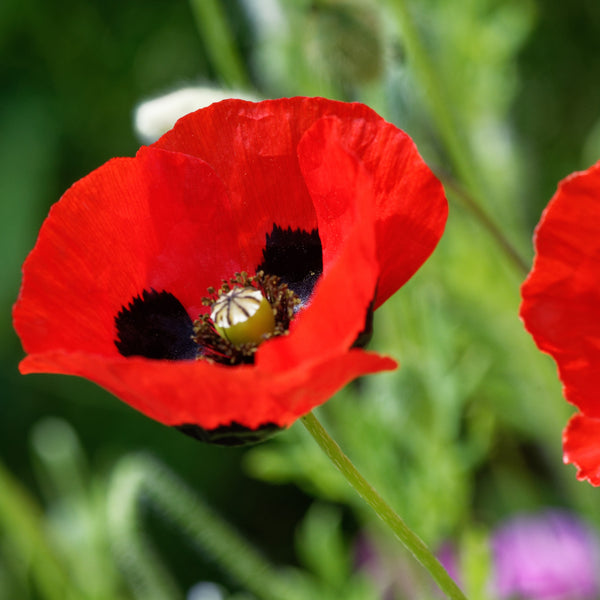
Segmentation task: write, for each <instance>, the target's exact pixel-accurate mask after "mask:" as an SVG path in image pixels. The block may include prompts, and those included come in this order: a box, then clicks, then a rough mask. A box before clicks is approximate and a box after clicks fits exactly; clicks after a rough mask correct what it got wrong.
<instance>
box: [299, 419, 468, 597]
mask: <svg viewBox="0 0 600 600" xmlns="http://www.w3.org/2000/svg"><path fill="white" fill-rule="evenodd" d="M302 423H303V424H304V426H305V427H306V429H308V432H309V433H310V434H311V435H312V436H313V438H314V439H315V441H316V442H317V444H318V445H319V446H320V447H321V449H322V450H323V452H325V454H326V455H327V456H328V457H329V458H330V460H331V461H332V462H333V464H334V465H335V466H336V467H337V468H338V470H339V471H340V472H341V474H342V475H343V476H344V477H345V478H346V481H348V483H349V484H350V485H351V486H352V487H353V488H354V489H355V490H356V492H358V494H359V495H360V496H361V498H362V499H363V500H364V501H365V502H366V503H367V504H368V505H369V506H370V507H371V508H372V509H373V510H374V511H375V513H376V514H377V516H378V517H379V518H380V519H381V520H382V521H383V522H384V523H385V524H386V525H387V526H388V527H389V528H390V529H391V530H392V531H393V532H394V533H395V534H396V537H398V539H399V540H400V541H401V542H402V543H403V544H404V546H405V547H406V548H407V550H408V551H409V552H410V553H411V554H412V555H413V556H414V557H415V558H416V559H417V561H419V562H420V563H421V565H423V567H425V569H426V570H427V571H428V572H429V574H430V575H431V576H432V577H433V579H434V580H435V582H436V583H437V584H438V586H439V588H440V589H441V590H442V591H443V592H444V593H445V594H446V596H447V597H448V598H450V599H451V600H467V598H466V596H465V595H464V594H463V593H462V591H461V590H460V588H459V587H458V586H457V585H456V583H455V582H454V580H453V579H452V578H451V577H450V575H448V572H447V571H446V569H444V567H443V566H442V564H441V563H440V561H439V560H438V559H437V558H436V557H435V555H434V554H433V552H431V550H430V549H429V548H428V547H427V545H426V544H425V542H423V540H421V538H420V537H419V536H418V535H417V534H416V533H414V532H413V531H412V530H411V529H409V527H408V526H407V525H406V523H405V522H404V521H403V520H402V518H401V517H399V516H398V515H397V514H396V512H395V511H394V510H393V509H392V508H391V507H390V505H389V504H387V502H386V501H385V500H384V499H383V498H382V497H381V496H380V495H379V493H378V492H377V491H376V490H375V488H373V486H371V484H370V483H369V482H368V481H367V480H366V479H365V478H364V477H363V476H362V475H361V474H360V473H359V471H358V469H357V468H356V467H355V466H354V465H353V464H352V461H351V460H350V459H349V458H348V457H347V456H346V455H345V454H344V453H343V451H342V449H341V448H340V447H339V445H338V444H337V442H336V441H335V440H334V439H333V438H332V437H331V436H330V435H329V434H328V433H327V431H326V429H325V428H324V427H323V425H321V423H320V422H319V420H318V419H317V417H316V416H315V415H314V414H313V413H308V414H307V415H305V416H304V417H302Z"/></svg>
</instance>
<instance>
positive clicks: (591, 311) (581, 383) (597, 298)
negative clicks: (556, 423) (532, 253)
mask: <svg viewBox="0 0 600 600" xmlns="http://www.w3.org/2000/svg"><path fill="white" fill-rule="evenodd" d="M599 214H600V163H598V164H596V165H595V166H594V167H592V168H591V169H589V170H588V171H586V172H583V173H575V174H573V175H571V176H570V177H568V178H567V179H565V180H564V181H563V182H562V183H561V184H560V185H559V187H558V191H557V193H556V194H555V196H554V197H553V198H552V200H551V201H550V203H549V204H548V207H547V208H546V210H545V212H544V214H543V215H542V218H541V220H540V224H539V225H538V227H537V229H536V233H535V248H536V258H535V261H534V264H533V268H532V270H531V273H530V274H529V276H528V278H527V280H526V281H525V283H524V284H523V287H522V297H523V302H522V305H521V317H522V319H523V321H524V323H525V327H526V329H527V330H528V331H529V332H530V333H531V335H532V336H533V338H534V340H535V342H536V344H537V345H538V347H539V348H540V350H542V351H543V352H547V353H548V354H550V355H552V357H553V358H554V359H555V360H556V362H557V364H558V368H559V373H560V378H561V380H562V382H563V384H564V391H565V395H566V398H567V400H569V402H572V403H573V404H575V405H576V406H578V407H579V408H580V409H581V410H582V411H583V412H584V413H586V414H587V415H588V416H590V417H600V402H599V401H598V394H597V388H598V381H599V380H600V287H599V286H598V281H599V280H600V220H599V219H598V215H599Z"/></svg>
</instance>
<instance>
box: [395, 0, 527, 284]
mask: <svg viewBox="0 0 600 600" xmlns="http://www.w3.org/2000/svg"><path fill="white" fill-rule="evenodd" d="M408 4H409V2H408V1H407V0H389V1H388V5H389V8H390V10H391V11H393V13H394V14H395V16H396V19H397V21H398V23H399V26H400V29H401V31H402V36H403V41H404V44H405V45H406V48H407V50H408V54H409V56H410V58H411V59H412V61H413V63H414V66H415V72H416V73H417V77H419V78H420V80H421V84H422V86H423V89H424V91H425V100H426V102H428V104H429V109H430V111H431V114H432V116H433V119H434V120H435V122H436V125H437V128H438V130H439V132H440V136H441V138H442V141H443V143H444V145H445V147H446V150H447V152H448V156H449V158H450V160H451V162H452V164H453V166H454V170H455V171H456V173H457V175H458V177H459V178H460V179H461V181H462V182H463V183H464V186H465V187H464V188H463V187H462V186H458V185H457V184H454V185H451V187H452V188H453V189H454V191H455V192H456V194H457V195H458V196H459V197H460V199H461V200H462V201H463V204H464V206H465V207H466V208H467V210H469V211H470V212H471V214H472V215H473V217H474V218H475V219H476V220H477V221H478V222H479V223H480V224H481V225H482V226H483V227H484V229H486V231H488V233H490V234H491V235H492V237H493V239H494V240H495V241H496V242H497V243H498V245H499V247H500V249H501V250H502V251H503V253H504V254H505V255H506V257H507V258H508V259H509V261H510V262H511V263H512V264H513V265H514V266H515V267H516V268H517V269H518V270H519V271H520V272H522V273H525V274H527V273H528V272H529V265H528V264H527V261H525V260H524V259H523V258H522V257H521V256H520V254H519V253H518V252H517V250H516V249H515V247H514V245H513V244H512V243H511V242H510V241H509V239H508V238H507V237H506V235H504V233H503V232H502V231H501V229H500V228H499V227H498V225H496V223H495V222H494V220H493V219H492V217H491V216H490V215H489V214H488V213H487V212H486V211H485V210H484V208H483V207H482V205H481V199H482V198H484V197H485V194H484V191H483V185H482V183H481V181H480V179H479V178H478V177H476V176H475V175H474V173H475V172H476V168H474V167H476V164H475V161H474V160H473V156H472V153H471V151H470V150H469V145H468V143H467V140H466V139H464V136H461V134H460V131H461V128H460V124H459V123H457V119H456V116H455V115H454V114H453V112H452V109H451V106H450V103H449V102H448V101H447V100H446V97H445V94H444V90H443V87H442V84H441V77H440V76H439V75H438V74H437V73H436V69H435V66H434V64H433V62H432V60H431V57H430V54H429V53H428V52H427V50H426V48H425V46H424V45H423V43H422V41H421V38H420V37H419V31H418V28H417V26H416V24H415V23H414V20H413V18H412V15H411V13H410V8H409V6H408ZM445 183H448V181H447V180H446V181H445ZM465 188H466V189H465Z"/></svg>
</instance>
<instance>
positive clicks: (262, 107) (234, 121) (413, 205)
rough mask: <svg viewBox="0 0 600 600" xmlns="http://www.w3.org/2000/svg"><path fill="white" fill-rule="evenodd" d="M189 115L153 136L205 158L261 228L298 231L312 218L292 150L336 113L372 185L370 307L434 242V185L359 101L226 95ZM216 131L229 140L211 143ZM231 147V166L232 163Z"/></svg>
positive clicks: (402, 141)
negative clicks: (375, 267)
mask: <svg viewBox="0 0 600 600" xmlns="http://www.w3.org/2000/svg"><path fill="white" fill-rule="evenodd" d="M195 115H197V113H192V114H191V115H187V116H186V117H183V118H182V119H180V120H179V121H178V122H177V123H176V125H175V127H174V128H173V129H172V130H171V131H170V132H168V133H166V134H165V135H164V136H163V137H162V138H160V139H159V140H158V141H157V142H156V143H155V144H154V145H155V146H157V147H160V148H165V149H168V150H172V151H176V152H184V153H189V154H192V155H193V156H197V157H199V158H201V159H203V160H205V161H206V162H208V163H209V164H210V165H211V166H212V167H213V169H214V170H215V172H216V173H217V174H218V175H219V177H221V178H222V179H223V181H224V182H225V186H226V188H227V190H228V192H229V194H230V196H231V198H232V202H233V204H234V206H240V209H242V208H245V207H247V206H250V207H255V208H259V209H260V210H258V211H256V212H258V215H256V216H255V224H256V228H257V230H259V231H260V232H261V233H262V235H263V237H264V235H266V234H267V233H268V232H270V231H271V228H272V225H273V223H276V224H277V225H279V226H280V227H283V228H287V227H290V226H291V227H299V228H301V229H303V230H305V231H310V230H311V229H312V228H314V227H315V226H316V215H315V214H314V211H313V209H312V203H311V201H310V196H309V194H308V192H307V190H306V188H305V185H304V182H303V178H302V175H301V173H300V171H299V168H298V163H297V161H296V160H295V152H296V148H297V146H298V143H299V142H300V139H301V138H302V136H303V135H304V133H305V132H306V131H307V130H308V129H309V128H310V126H311V125H312V124H313V123H315V122H316V121H317V120H319V119H320V118H323V117H327V116H335V117H338V118H339V119H340V120H341V121H342V123H343V139H344V147H345V148H346V149H347V150H348V151H349V152H351V153H352V154H354V155H356V156H357V157H358V158H359V159H360V160H361V161H362V163H363V165H364V167H365V169H366V170H367V172H369V173H371V175H372V177H373V181H374V185H375V195H376V207H377V209H376V214H377V230H376V234H377V251H378V257H379V262H380V265H381V277H380V281H379V286H378V289H377V298H376V302H375V308H377V307H378V306H380V305H381V304H382V303H383V302H385V300H387V298H389V297H390V296H391V295H392V294H393V293H394V292H396V291H397V290H398V289H399V288H400V287H402V285H404V284H405V283H406V282H407V281H408V279H410V277H412V275H413V274H414V273H415V272H416V271H417V269H418V268H419V267H420V266H421V265H422V264H423V262H425V260H426V259H427V258H428V257H429V255H430V254H431V253H432V252H433V249H434V248H435V246H436V245H437V242H438V241H439V239H440V237H441V235H442V233H443V231H444V227H445V224H446V219H447V216H448V206H447V201H446V198H445V195H444V190H443V188H442V185H441V184H440V182H439V181H438V180H437V178H436V177H435V176H434V175H433V173H432V172H431V170H430V169H429V168H428V167H427V165H426V164H425V163H424V162H423V159H422V158H421V156H420V155H419V153H418V151H417V149H416V147H415V145H414V143H413V142H412V140H411V139H410V138H409V137H408V135H406V134H405V133H404V132H403V131H400V130H399V129H398V128H396V127H394V126H393V125H391V124H390V123H387V122H386V121H384V120H383V119H382V118H381V117H380V116H379V115H378V114H377V113H375V112H374V111H372V110H371V109H370V108H368V107H366V106H364V105H363V104H358V103H344V102H336V101H333V100H327V99H324V98H282V99H278V100H267V101H264V102H260V103H253V102H245V101H241V100H225V101H223V102H218V103H215V104H213V105H212V106H210V107H208V108H207V109H203V110H202V118H201V119H200V118H197V116H195ZM223 139H226V140H228V142H229V145H227V144H221V143H215V140H223ZM232 155H233V156H235V157H236V165H237V168H236V169H231V156H232ZM292 156H294V158H291V157H292ZM274 173H275V174H278V173H280V174H285V177H274V176H273V175H274ZM417 199H418V200H417ZM262 215H270V216H271V217H272V219H269V218H267V217H266V216H265V217H263V216H262ZM240 243H242V245H244V244H245V242H243V241H242V242H240ZM254 250H255V249H254ZM248 254H249V255H251V254H252V250H248Z"/></svg>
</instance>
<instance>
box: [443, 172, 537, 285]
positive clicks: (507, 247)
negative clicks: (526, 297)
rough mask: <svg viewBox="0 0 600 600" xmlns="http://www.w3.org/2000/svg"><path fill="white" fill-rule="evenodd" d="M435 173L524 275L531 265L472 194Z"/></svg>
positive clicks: (455, 182)
mask: <svg viewBox="0 0 600 600" xmlns="http://www.w3.org/2000/svg"><path fill="white" fill-rule="evenodd" d="M436 175H437V177H438V178H439V179H440V181H441V182H442V183H443V184H444V186H446V189H447V190H450V191H452V192H453V194H454V195H455V196H456V197H457V198H458V200H459V201H460V202H462V204H463V206H465V208H466V209H467V210H469V211H470V212H471V214H472V215H474V216H475V218H476V219H477V220H478V221H479V223H480V224H481V226H482V227H483V228H484V229H485V230H486V231H487V232H488V233H489V234H490V235H491V236H492V238H493V239H494V240H495V241H496V243H497V244H498V246H499V247H500V249H501V250H502V251H503V252H504V255H505V256H506V258H508V259H509V260H510V262H512V264H513V265H514V267H515V268H516V269H517V270H518V271H520V272H521V274H522V275H525V276H526V275H527V274H528V273H529V269H530V266H531V265H530V264H529V263H528V262H527V261H526V260H525V259H524V258H523V257H522V256H521V254H520V253H519V251H518V250H517V249H516V248H515V246H514V245H513V244H512V242H511V241H510V240H509V239H508V238H507V237H506V236H505V235H504V232H503V231H502V230H501V229H500V227H498V225H497V224H496V222H495V221H494V219H492V217H490V215H489V214H488V213H487V212H486V211H485V210H484V209H483V207H482V206H481V205H480V204H479V203H478V202H477V201H476V200H475V198H473V196H472V195H471V194H469V192H467V190H465V189H464V188H463V187H462V186H461V185H460V184H459V183H458V182H457V181H455V180H454V179H452V178H451V177H449V176H447V175H442V174H440V173H439V172H438V173H436Z"/></svg>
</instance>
